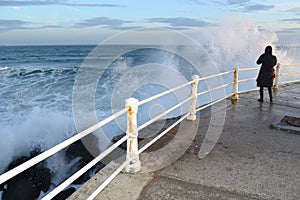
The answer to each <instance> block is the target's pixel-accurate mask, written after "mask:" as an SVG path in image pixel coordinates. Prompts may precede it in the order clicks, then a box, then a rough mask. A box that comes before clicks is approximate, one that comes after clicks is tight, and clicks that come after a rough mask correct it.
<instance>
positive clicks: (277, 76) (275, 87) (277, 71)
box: [273, 63, 280, 90]
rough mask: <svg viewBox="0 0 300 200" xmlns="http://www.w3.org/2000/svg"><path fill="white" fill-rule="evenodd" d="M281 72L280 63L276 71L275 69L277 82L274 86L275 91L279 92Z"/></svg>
mask: <svg viewBox="0 0 300 200" xmlns="http://www.w3.org/2000/svg"><path fill="white" fill-rule="evenodd" d="M279 70H280V63H278V64H277V65H276V69H275V82H274V85H273V90H277V89H278V87H279Z"/></svg>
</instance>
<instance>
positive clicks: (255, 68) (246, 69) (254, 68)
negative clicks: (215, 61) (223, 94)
mask: <svg viewBox="0 0 300 200" xmlns="http://www.w3.org/2000/svg"><path fill="white" fill-rule="evenodd" d="M250 70H259V67H252V68H239V71H250Z"/></svg>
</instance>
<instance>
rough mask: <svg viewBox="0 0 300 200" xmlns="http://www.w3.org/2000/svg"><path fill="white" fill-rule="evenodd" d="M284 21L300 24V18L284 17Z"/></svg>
mask: <svg viewBox="0 0 300 200" xmlns="http://www.w3.org/2000/svg"><path fill="white" fill-rule="evenodd" d="M281 21H283V22H291V23H297V24H300V18H289V19H282V20H281Z"/></svg>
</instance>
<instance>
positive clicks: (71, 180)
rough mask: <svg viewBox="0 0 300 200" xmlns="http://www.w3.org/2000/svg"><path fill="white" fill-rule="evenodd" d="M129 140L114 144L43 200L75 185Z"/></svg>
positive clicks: (124, 138)
mask: <svg viewBox="0 0 300 200" xmlns="http://www.w3.org/2000/svg"><path fill="white" fill-rule="evenodd" d="M127 139H128V136H127V135H126V136H124V137H123V138H121V139H120V140H119V141H118V142H116V143H114V144H112V145H111V146H110V147H109V148H108V149H106V150H105V151H104V152H102V153H101V154H100V155H99V156H97V157H96V158H94V159H93V160H92V161H91V162H89V163H88V164H87V165H85V166H84V167H83V168H81V169H80V170H78V171H77V172H76V173H75V174H73V175H72V176H71V177H70V178H68V179H67V180H65V181H64V182H63V183H61V184H60V185H59V186H57V187H56V188H55V189H54V190H52V191H51V192H50V193H49V194H47V195H46V196H45V197H43V198H42V200H50V199H52V198H53V197H55V196H56V195H57V194H58V193H60V192H61V191H63V190H64V189H65V188H66V187H68V186H69V185H70V184H71V183H73V182H74V181H75V180H76V179H77V178H79V177H80V176H81V175H82V174H84V173H85V172H87V171H88V170H89V169H91V168H92V167H93V166H94V165H96V164H97V163H98V162H100V161H101V160H102V159H103V158H104V157H105V156H107V155H108V154H110V153H111V152H112V151H113V150H115V149H116V148H117V147H118V146H120V145H121V144H122V143H123V142H125V141H126V140H127Z"/></svg>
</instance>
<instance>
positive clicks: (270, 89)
mask: <svg viewBox="0 0 300 200" xmlns="http://www.w3.org/2000/svg"><path fill="white" fill-rule="evenodd" d="M268 91H269V97H270V102H273V95H272V88H271V87H268Z"/></svg>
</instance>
